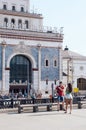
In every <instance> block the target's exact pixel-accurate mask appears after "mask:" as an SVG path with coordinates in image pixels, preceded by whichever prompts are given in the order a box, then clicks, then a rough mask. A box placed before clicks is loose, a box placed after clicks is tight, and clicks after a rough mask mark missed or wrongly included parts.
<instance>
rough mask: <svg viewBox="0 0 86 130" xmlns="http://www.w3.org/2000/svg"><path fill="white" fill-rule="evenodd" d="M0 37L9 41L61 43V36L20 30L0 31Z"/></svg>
mask: <svg viewBox="0 0 86 130" xmlns="http://www.w3.org/2000/svg"><path fill="white" fill-rule="evenodd" d="M0 37H2V38H10V39H22V40H35V41H51V42H63V35H62V34H53V33H52V34H49V33H42V32H41V33H40V32H32V31H27V32H25V31H22V30H7V29H6V30H5V29H1V31H0Z"/></svg>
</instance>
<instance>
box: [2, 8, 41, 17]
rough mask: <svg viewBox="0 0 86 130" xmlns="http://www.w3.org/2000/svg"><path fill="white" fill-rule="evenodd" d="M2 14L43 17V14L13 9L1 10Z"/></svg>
mask: <svg viewBox="0 0 86 130" xmlns="http://www.w3.org/2000/svg"><path fill="white" fill-rule="evenodd" d="M0 14H3V15H12V16H18V17H28V18H37V19H43V17H42V16H41V14H36V13H27V12H18V11H11V10H0Z"/></svg>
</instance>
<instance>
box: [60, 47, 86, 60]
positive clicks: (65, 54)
mask: <svg viewBox="0 0 86 130" xmlns="http://www.w3.org/2000/svg"><path fill="white" fill-rule="evenodd" d="M62 56H63V59H69V58H72V59H75V60H86V56H83V55H81V54H79V53H76V52H73V51H70V50H69V49H68V48H67V47H66V48H65V49H64V50H63V51H62Z"/></svg>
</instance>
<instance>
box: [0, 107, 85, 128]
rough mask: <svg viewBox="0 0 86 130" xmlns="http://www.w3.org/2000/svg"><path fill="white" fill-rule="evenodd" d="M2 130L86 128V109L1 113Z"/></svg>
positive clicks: (0, 125) (0, 126) (0, 123)
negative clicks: (70, 111)
mask: <svg viewBox="0 0 86 130" xmlns="http://www.w3.org/2000/svg"><path fill="white" fill-rule="evenodd" d="M0 129H1V130H76V129H77V130H86V109H76V110H73V111H72V114H65V113H64V112H63V111H60V112H58V111H51V112H37V113H21V114H17V113H15V112H8V113H0Z"/></svg>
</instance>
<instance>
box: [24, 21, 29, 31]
mask: <svg viewBox="0 0 86 130" xmlns="http://www.w3.org/2000/svg"><path fill="white" fill-rule="evenodd" d="M25 27H26V29H28V28H29V25H28V21H27V20H26V21H25Z"/></svg>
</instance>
